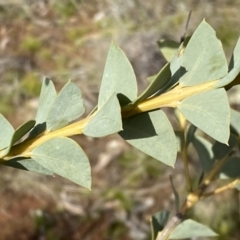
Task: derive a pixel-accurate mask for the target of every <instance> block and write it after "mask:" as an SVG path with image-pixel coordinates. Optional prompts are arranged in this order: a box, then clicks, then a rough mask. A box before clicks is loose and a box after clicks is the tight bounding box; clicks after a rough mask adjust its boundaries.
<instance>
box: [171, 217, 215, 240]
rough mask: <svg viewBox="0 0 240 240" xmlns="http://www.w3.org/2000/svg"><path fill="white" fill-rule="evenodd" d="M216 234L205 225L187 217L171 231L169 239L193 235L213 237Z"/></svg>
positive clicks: (191, 236)
mask: <svg viewBox="0 0 240 240" xmlns="http://www.w3.org/2000/svg"><path fill="white" fill-rule="evenodd" d="M217 235H218V234H217V233H215V232H214V231H213V230H212V229H210V228H208V227H207V226H205V225H203V224H201V223H198V222H195V221H193V220H192V219H188V220H185V221H183V222H182V223H180V224H179V225H178V226H177V227H176V228H175V229H174V230H173V231H172V233H171V235H170V237H169V239H184V238H193V237H215V236H217Z"/></svg>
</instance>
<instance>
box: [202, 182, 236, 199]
mask: <svg viewBox="0 0 240 240" xmlns="http://www.w3.org/2000/svg"><path fill="white" fill-rule="evenodd" d="M239 181H240V179H235V180H234V181H232V182H230V183H228V184H226V185H224V186H222V187H219V188H216V189H215V190H214V191H212V192H207V193H205V194H203V195H202V197H201V198H207V197H210V196H213V195H216V194H218V193H221V192H223V191H226V190H228V189H231V188H234V187H235V186H236V185H237V184H238V183H239Z"/></svg>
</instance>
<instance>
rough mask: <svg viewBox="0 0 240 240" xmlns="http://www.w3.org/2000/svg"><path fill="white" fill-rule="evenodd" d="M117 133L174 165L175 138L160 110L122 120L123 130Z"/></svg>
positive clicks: (162, 160)
mask: <svg viewBox="0 0 240 240" xmlns="http://www.w3.org/2000/svg"><path fill="white" fill-rule="evenodd" d="M119 134H120V136H121V137H122V138H123V139H125V140H126V141H127V142H128V143H130V144H131V145H133V146H134V147H136V148H137V149H139V150H140V151H142V152H144V153H146V154H147V155H149V156H151V157H153V158H155V159H157V160H159V161H161V162H163V163H165V164H167V165H169V166H174V164H175V161H176V155H177V140H176V136H175V134H174V131H173V129H172V126H171V124H170V122H169V120H168V118H167V117H166V115H165V113H164V112H163V111H162V110H157V111H153V112H148V113H141V114H138V115H136V116H133V117H130V118H128V119H125V120H123V131H121V132H119Z"/></svg>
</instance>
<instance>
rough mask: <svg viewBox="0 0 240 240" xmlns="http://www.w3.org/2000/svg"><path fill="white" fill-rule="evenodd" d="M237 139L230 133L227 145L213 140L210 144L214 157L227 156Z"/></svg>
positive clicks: (235, 144)
mask: <svg viewBox="0 0 240 240" xmlns="http://www.w3.org/2000/svg"><path fill="white" fill-rule="evenodd" d="M237 143H238V139H237V137H236V136H235V135H233V134H230V138H229V140H228V145H226V144H222V143H220V142H215V143H214V145H213V146H212V150H213V153H214V156H215V158H216V159H219V160H220V159H222V158H224V157H225V156H227V155H228V154H229V153H230V152H231V150H232V149H233V148H234V147H235V146H237Z"/></svg>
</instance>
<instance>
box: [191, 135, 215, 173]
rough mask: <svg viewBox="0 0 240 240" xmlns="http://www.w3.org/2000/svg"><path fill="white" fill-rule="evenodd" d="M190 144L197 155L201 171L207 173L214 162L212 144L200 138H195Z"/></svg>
mask: <svg viewBox="0 0 240 240" xmlns="http://www.w3.org/2000/svg"><path fill="white" fill-rule="evenodd" d="M192 144H193V146H194V147H195V149H196V151H197V153H198V157H199V160H200V162H201V164H202V168H203V171H204V172H209V171H210V170H211V169H212V166H213V164H214V162H215V158H214V154H213V151H212V144H211V143H210V142H209V141H207V140H206V139H204V138H202V137H200V136H195V137H194V138H193V139H192Z"/></svg>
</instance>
